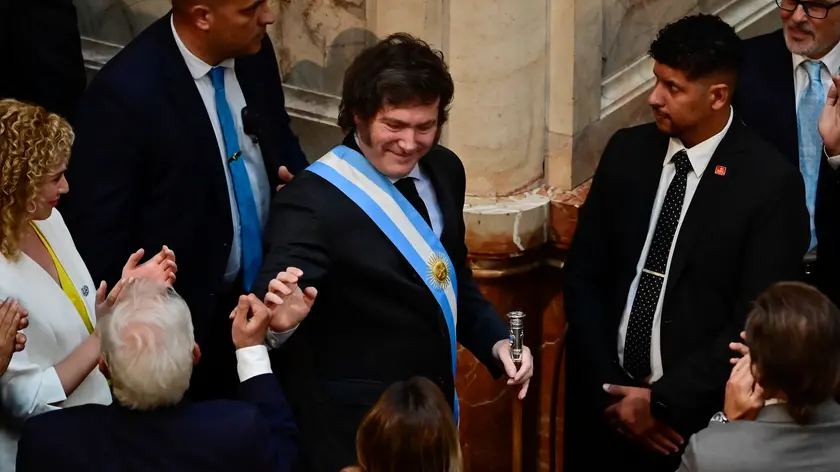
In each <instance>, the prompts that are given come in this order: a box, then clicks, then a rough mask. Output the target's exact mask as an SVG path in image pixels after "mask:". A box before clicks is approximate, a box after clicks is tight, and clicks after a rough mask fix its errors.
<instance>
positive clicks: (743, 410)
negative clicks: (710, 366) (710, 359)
mask: <svg viewBox="0 0 840 472" xmlns="http://www.w3.org/2000/svg"><path fill="white" fill-rule="evenodd" d="M762 408H764V390H763V389H762V388H761V385H759V384H758V383H756V381H755V378H753V375H752V360H751V359H750V355H749V353H747V355H745V356H744V357H742V358H740V359H739V360H738V362H737V363H736V364H735V367H733V368H732V373H731V374H730V375H729V380H728V381H727V382H726V397H725V399H724V403H723V413H724V414H725V415H726V417H727V418H729V420H730V421H735V420H754V419H755V418H756V417H757V416H758V412H759V411H761V409H762Z"/></svg>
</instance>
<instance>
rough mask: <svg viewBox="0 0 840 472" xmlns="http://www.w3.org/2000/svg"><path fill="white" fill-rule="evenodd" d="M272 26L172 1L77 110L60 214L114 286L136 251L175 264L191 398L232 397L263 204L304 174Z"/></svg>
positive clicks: (260, 9)
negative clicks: (189, 335) (239, 314)
mask: <svg viewBox="0 0 840 472" xmlns="http://www.w3.org/2000/svg"><path fill="white" fill-rule="evenodd" d="M273 21H274V15H273V14H272V12H271V10H270V8H269V6H268V4H267V3H266V2H265V1H262V0H256V1H255V0H215V1H212V2H208V1H203V0H176V1H174V2H173V9H172V12H171V14H169V15H166V16H165V17H164V18H161V19H160V20H159V21H157V22H156V23H154V24H152V25H151V26H150V27H149V28H148V29H146V30H145V31H143V32H142V33H141V34H140V35H139V36H138V37H137V38H136V39H135V40H134V41H132V42H131V43H130V44H129V45H128V46H126V47H125V49H123V50H122V51H121V52H120V53H119V54H118V55H117V56H116V57H115V58H114V59H112V60H111V61H110V62H109V63H108V64H107V65H106V66H105V67H104V68H103V69H102V71H100V72H99V74H98V75H97V76H96V77H95V79H94V80H93V81H92V83H91V86H90V88H89V89H88V91H87V92H86V94H85V96H84V99H83V102H82V104H81V106H80V111H79V116H78V124H77V126H76V142H75V145H74V147H73V164H72V165H70V168H69V169H68V174H67V176H68V179H69V180H70V181H72V182H73V188H74V189H75V190H74V191H73V194H72V196H70V197H69V198H68V199H67V201H64V199H62V203H63V205H62V208H61V210H62V213H63V215H64V216H65V220H66V221H67V225H68V226H69V227H70V230H71V232H72V233H73V239H74V240H75V242H76V247H77V248H78V249H79V252H80V253H81V255H82V257H83V258H84V259H85V262H86V263H87V266H88V268H89V269H90V272H91V275H92V276H93V277H94V279H95V280H106V281H107V282H108V283H109V285H110V284H112V283H114V282H115V281H116V280H117V279H118V278H119V276H120V265H121V264H122V263H121V262H120V261H121V260H122V259H124V258H125V254H130V253H132V252H133V250H136V248H137V247H142V248H145V249H146V253H147V254H153V253H155V252H157V250H158V248H160V247H161V246H162V245H163V244H166V245H167V246H168V247H169V248H170V249H172V250H173V251H175V254H176V255H177V257H178V280H177V283H176V285H175V288H176V289H177V290H178V292H179V293H180V294H181V295H182V296H183V297H184V299H185V300H186V301H187V304H188V305H189V306H190V310H191V311H192V313H193V318H194V319H193V322H194V326H195V330H196V337H197V339H198V341H199V342H200V343H201V345H202V346H203V347H204V360H203V362H202V363H201V364H199V366H198V367H197V369H196V372H195V376H194V378H193V385H192V387H191V390H190V394H191V395H192V396H194V397H195V398H215V397H232V396H234V395H235V392H236V378H235V376H234V375H233V373H232V372H233V366H234V362H235V359H234V357H233V346H231V345H230V339H229V336H228V333H229V330H230V323H229V322H228V320H227V315H228V314H229V313H230V310H231V309H232V308H233V306H234V305H236V300H237V299H238V296H239V295H240V294H242V293H248V292H249V291H250V289H251V286H252V284H253V280H254V278H255V277H256V274H257V272H258V271H259V266H260V264H261V262H262V250H263V247H262V230H263V228H264V227H265V224H266V221H267V219H268V216H267V215H268V207H269V202H270V199H271V196H272V195H273V194H274V192H275V189H276V188H277V187H278V186H279V185H281V184H282V183H283V181H284V179H286V180H288V179H289V178H290V177H291V175H290V172H291V173H296V172H299V171H301V170H303V169H304V168H305V166H306V159H305V157H304V155H303V153H302V151H301V149H300V146H299V143H298V140H297V138H296V137H295V136H294V135H293V134H292V132H291V130H290V128H289V117H288V115H287V113H286V111H285V109H284V101H283V90H282V88H281V84H280V76H279V72H278V68H277V62H276V60H275V56H274V51H273V48H272V45H271V42H270V41H269V39H268V37H266V35H265V27H266V25H268V24H270V23H272V22H273ZM161 241H165V243H162V242H161ZM126 248H134V249H132V250H128V249H126ZM152 248H153V249H154V251H151V252H150V250H151V249H152ZM214 371H218V372H214Z"/></svg>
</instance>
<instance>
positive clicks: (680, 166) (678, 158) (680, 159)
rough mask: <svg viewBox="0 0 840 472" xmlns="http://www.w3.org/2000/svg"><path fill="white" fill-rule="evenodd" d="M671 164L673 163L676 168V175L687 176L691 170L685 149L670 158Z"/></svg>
mask: <svg viewBox="0 0 840 472" xmlns="http://www.w3.org/2000/svg"><path fill="white" fill-rule="evenodd" d="M671 162H673V163H674V166H676V168H677V173H678V174H688V173H689V172H691V170H692V167H691V161H690V160H689V159H688V153H687V152H686V151H685V149H683V150H681V151H680V152H678V153H676V154H674V157H672V158H671Z"/></svg>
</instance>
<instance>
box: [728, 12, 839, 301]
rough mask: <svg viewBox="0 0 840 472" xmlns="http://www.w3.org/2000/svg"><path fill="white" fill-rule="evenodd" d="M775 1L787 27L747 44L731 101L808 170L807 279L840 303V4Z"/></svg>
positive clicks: (744, 117) (805, 174) (756, 128)
mask: <svg viewBox="0 0 840 472" xmlns="http://www.w3.org/2000/svg"><path fill="white" fill-rule="evenodd" d="M775 1H776V5H777V6H778V7H779V15H780V16H781V19H782V24H783V26H782V29H781V30H779V31H775V32H772V33H769V34H766V35H763V36H758V37H755V38H752V39H748V40H746V41H745V44H744V64H743V67H742V68H741V76H740V83H739V84H738V86H737V88H736V92H735V99H734V103H733V105H734V107H735V110H736V112H737V113H738V115H739V116H740V117H741V119H742V120H743V121H744V123H745V124H746V125H747V126H748V127H749V128H751V129H752V130H753V131H755V132H757V133H758V134H759V135H761V136H762V137H763V138H764V139H765V140H766V141H767V142H769V143H770V144H772V145H773V146H775V147H776V148H777V149H778V150H779V151H781V153H782V154H783V155H784V156H786V157H787V158H788V159H790V161H791V162H792V163H793V164H794V165H796V166H797V167H798V168H799V170H800V172H801V173H802V178H803V180H804V181H805V200H806V204H807V206H808V213H809V214H810V217H811V244H810V250H809V251H808V253H807V254H806V256H805V258H804V260H803V272H802V275H803V279H804V280H805V281H806V282H808V283H810V284H812V285H816V286H817V287H818V288H819V289H820V290H821V291H822V292H823V293H825V294H826V295H828V296H829V298H831V299H832V301H834V303H840V105H838V100H837V96H838V95H837V87H840V75H838V74H840V46H838V43H840V8H837V7H838V6H840V1H838V0H802V1H800V0H775Z"/></svg>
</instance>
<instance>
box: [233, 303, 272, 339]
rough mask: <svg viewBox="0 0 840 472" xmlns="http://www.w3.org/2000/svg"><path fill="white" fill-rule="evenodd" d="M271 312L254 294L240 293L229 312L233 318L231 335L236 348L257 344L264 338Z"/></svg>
mask: <svg viewBox="0 0 840 472" xmlns="http://www.w3.org/2000/svg"><path fill="white" fill-rule="evenodd" d="M271 316H272V315H271V312H270V311H269V310H268V308H266V306H265V305H264V304H263V302H261V301H260V299H259V298H257V296H256V295H254V294H249V295H242V296H240V297H239V303H238V304H237V305H236V308H234V309H233V311H232V312H231V314H230V318H231V319H232V320H233V327H232V328H231V335H232V337H233V345H234V346H236V349H242V348H246V347H251V346H259V345H260V344H262V343H263V340H264V339H265V334H266V331H268V324H269V322H271Z"/></svg>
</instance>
